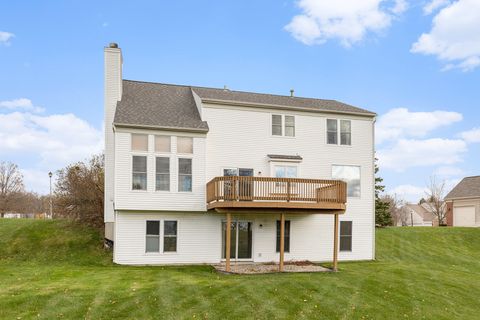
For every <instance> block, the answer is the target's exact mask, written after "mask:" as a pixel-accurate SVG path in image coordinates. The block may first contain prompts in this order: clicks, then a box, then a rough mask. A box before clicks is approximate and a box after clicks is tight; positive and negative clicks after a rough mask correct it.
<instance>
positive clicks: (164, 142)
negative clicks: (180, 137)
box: [155, 136, 171, 152]
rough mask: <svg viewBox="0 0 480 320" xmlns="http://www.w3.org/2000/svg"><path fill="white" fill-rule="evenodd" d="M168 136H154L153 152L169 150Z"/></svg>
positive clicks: (169, 139)
mask: <svg viewBox="0 0 480 320" xmlns="http://www.w3.org/2000/svg"><path fill="white" fill-rule="evenodd" d="M170 141H171V138H170V136H155V152H170V150H171V147H170Z"/></svg>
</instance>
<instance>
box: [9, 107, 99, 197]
mask: <svg viewBox="0 0 480 320" xmlns="http://www.w3.org/2000/svg"><path fill="white" fill-rule="evenodd" d="M0 123H1V124H2V125H1V126H0V157H1V158H6V157H9V158H19V159H24V160H25V162H30V163H34V165H30V166H26V165H23V164H22V163H18V164H19V166H20V167H21V168H22V173H23V174H24V178H25V183H26V186H27V188H28V189H30V190H33V191H36V192H41V193H45V192H46V186H47V183H48V176H47V174H48V172H49V171H52V172H55V171H56V170H58V169H60V168H62V167H64V166H66V165H68V164H70V163H72V162H75V161H80V160H85V159H86V158H89V157H90V155H92V154H95V153H98V152H100V151H102V150H103V135H102V133H101V130H98V129H97V128H95V127H93V126H92V125H90V124H89V123H88V122H86V121H85V120H83V119H80V118H78V117H77V116H75V115H74V114H71V113H68V114H53V115H45V116H44V115H36V114H32V113H29V112H19V111H16V112H11V113H6V114H1V113H0Z"/></svg>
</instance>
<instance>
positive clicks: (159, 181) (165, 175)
mask: <svg viewBox="0 0 480 320" xmlns="http://www.w3.org/2000/svg"><path fill="white" fill-rule="evenodd" d="M155 167H156V168H155V169H156V179H155V189H156V190H159V191H169V190H170V158H168V157H157V158H156V159H155Z"/></svg>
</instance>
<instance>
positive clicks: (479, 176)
mask: <svg viewBox="0 0 480 320" xmlns="http://www.w3.org/2000/svg"><path fill="white" fill-rule="evenodd" d="M468 178H480V175H478V176H466V177H464V178H463V179H468Z"/></svg>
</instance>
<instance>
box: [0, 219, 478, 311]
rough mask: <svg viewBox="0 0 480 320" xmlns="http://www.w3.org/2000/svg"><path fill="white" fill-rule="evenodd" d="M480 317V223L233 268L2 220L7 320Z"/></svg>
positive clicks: (385, 234)
mask: <svg viewBox="0 0 480 320" xmlns="http://www.w3.org/2000/svg"><path fill="white" fill-rule="evenodd" d="M55 318H64V319H112V318H115V319H119V318H124V319H163V318H166V319H187V318H188V319H199V318H200V319H274V318H290V319H312V318H319V319H320V318H321V319H453V318H456V319H479V318H480V229H468V228H391V229H382V230H378V231H377V261H375V262H356V263H340V272H338V273H316V274H270V275H251V276H238V275H224V274H218V273H216V272H215V271H214V270H213V269H212V268H211V267H209V266H198V267H127V266H116V265H113V264H112V263H111V255H110V253H109V252H105V251H104V250H103V249H102V247H101V239H100V237H99V235H98V234H97V233H95V232H94V231H92V230H89V229H88V228H82V227H78V226H76V227H74V226H70V225H68V224H66V223H65V222H61V221H33V220H6V219H3V220H0V319H55Z"/></svg>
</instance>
